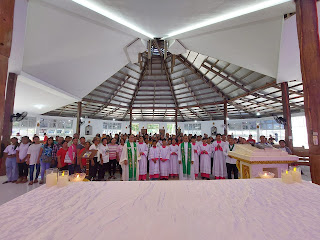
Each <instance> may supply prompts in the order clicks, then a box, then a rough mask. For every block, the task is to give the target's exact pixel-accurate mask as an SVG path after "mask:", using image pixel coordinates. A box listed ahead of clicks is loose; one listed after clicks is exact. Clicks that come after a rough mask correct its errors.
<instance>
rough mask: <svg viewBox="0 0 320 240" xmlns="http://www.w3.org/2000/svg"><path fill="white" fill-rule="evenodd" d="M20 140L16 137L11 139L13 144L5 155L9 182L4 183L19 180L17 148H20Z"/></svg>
mask: <svg viewBox="0 0 320 240" xmlns="http://www.w3.org/2000/svg"><path fill="white" fill-rule="evenodd" d="M18 146H19V144H18V139H17V138H16V137H13V138H11V144H10V145H8V146H7V147H6V148H5V150H4V151H3V153H4V159H5V160H6V173H7V178H8V180H7V181H5V182H3V184H5V183H9V182H16V181H17V179H18V167H17V166H18V165H17V159H16V157H17V148H18Z"/></svg>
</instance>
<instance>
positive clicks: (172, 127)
mask: <svg viewBox="0 0 320 240" xmlns="http://www.w3.org/2000/svg"><path fill="white" fill-rule="evenodd" d="M167 133H169V134H170V135H171V134H176V124H175V123H167Z"/></svg>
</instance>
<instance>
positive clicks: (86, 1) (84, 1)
mask: <svg viewBox="0 0 320 240" xmlns="http://www.w3.org/2000/svg"><path fill="white" fill-rule="evenodd" d="M72 1H73V2H75V3H78V4H80V5H81V6H83V7H86V8H88V9H90V10H92V11H94V12H96V13H99V14H101V15H103V16H105V17H107V18H110V19H111V20H113V21H115V22H117V23H120V24H122V25H124V26H126V27H128V28H131V29H132V30H134V31H136V32H138V33H141V34H143V35H145V36H147V37H149V38H152V39H153V38H154V36H153V35H152V34H151V33H148V32H146V31H144V30H142V29H141V28H139V27H137V26H135V25H134V24H132V23H131V22H130V21H127V20H125V19H123V18H121V17H120V16H117V15H116V14H114V13H113V12H112V10H111V9H110V10H108V9H106V8H105V7H103V6H101V5H99V4H97V3H95V2H92V1H90V0H72Z"/></svg>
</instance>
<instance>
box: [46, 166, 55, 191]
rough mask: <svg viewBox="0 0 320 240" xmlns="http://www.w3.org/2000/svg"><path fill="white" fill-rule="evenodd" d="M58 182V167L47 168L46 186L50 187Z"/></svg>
mask: <svg viewBox="0 0 320 240" xmlns="http://www.w3.org/2000/svg"><path fill="white" fill-rule="evenodd" d="M57 182H58V169H56V168H49V169H47V170H46V186H47V187H52V186H55V185H57Z"/></svg>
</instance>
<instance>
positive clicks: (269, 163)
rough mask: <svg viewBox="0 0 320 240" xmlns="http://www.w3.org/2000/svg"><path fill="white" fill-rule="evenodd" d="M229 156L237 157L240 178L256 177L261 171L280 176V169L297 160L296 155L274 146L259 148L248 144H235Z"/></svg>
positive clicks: (276, 176) (286, 167) (284, 168)
mask: <svg viewBox="0 0 320 240" xmlns="http://www.w3.org/2000/svg"><path fill="white" fill-rule="evenodd" d="M229 156H230V157H232V158H234V159H237V167H238V169H239V173H240V177H241V178H242V179H247V178H257V177H259V172H262V171H268V172H272V173H274V177H275V178H281V171H282V170H286V169H288V165H289V164H291V163H294V162H297V161H298V160H299V157H298V156H294V155H289V154H288V153H287V152H284V151H281V150H279V149H276V148H272V147H269V148H265V149H259V148H256V147H253V146H251V145H250V144H236V145H235V150H234V151H232V152H229Z"/></svg>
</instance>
